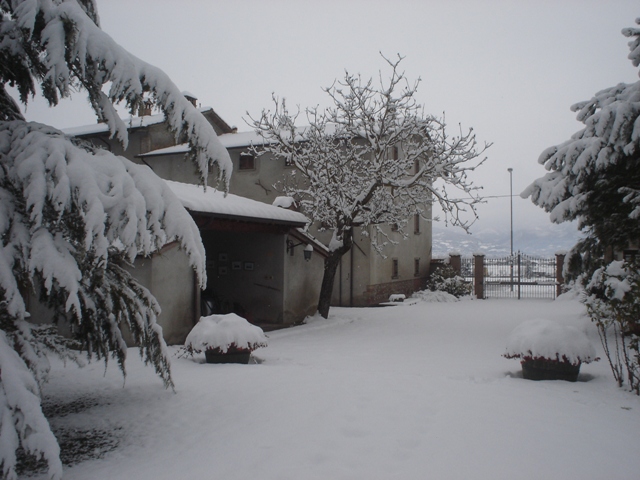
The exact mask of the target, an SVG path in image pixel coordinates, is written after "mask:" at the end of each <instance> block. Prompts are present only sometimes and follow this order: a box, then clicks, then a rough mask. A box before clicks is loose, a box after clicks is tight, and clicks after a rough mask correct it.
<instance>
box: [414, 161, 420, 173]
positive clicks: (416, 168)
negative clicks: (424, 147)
mask: <svg viewBox="0 0 640 480" xmlns="http://www.w3.org/2000/svg"><path fill="white" fill-rule="evenodd" d="M413 168H414V169H415V172H414V173H418V172H419V171H420V160H418V159H417V158H416V160H415V162H414V163H413Z"/></svg>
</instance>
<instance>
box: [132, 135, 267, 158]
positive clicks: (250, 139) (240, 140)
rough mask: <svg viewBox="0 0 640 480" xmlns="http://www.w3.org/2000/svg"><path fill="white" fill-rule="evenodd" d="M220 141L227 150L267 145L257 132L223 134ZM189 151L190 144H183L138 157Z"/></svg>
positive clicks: (219, 138)
mask: <svg viewBox="0 0 640 480" xmlns="http://www.w3.org/2000/svg"><path fill="white" fill-rule="evenodd" d="M218 140H220V143H221V144H222V146H223V147H225V148H242V147H249V146H251V145H264V144H265V140H264V139H263V138H262V137H260V135H258V134H257V133H255V132H241V133H223V134H222V135H218ZM188 151H189V144H187V143H182V144H180V145H174V146H172V147H166V148H159V149H157V150H151V151H150V152H146V153H142V154H140V155H138V157H155V156H159V155H173V154H178V153H187V152H188Z"/></svg>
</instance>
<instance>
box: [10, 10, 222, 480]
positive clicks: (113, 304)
mask: <svg viewBox="0 0 640 480" xmlns="http://www.w3.org/2000/svg"><path fill="white" fill-rule="evenodd" d="M7 86H10V87H14V89H15V90H7V88H6V87H7ZM37 86H39V87H40V88H41V92H42V95H43V96H44V98H45V99H46V100H47V101H48V102H49V104H50V105H51V106H55V105H57V103H58V101H59V98H60V97H68V96H69V95H70V93H71V92H72V91H76V90H78V89H84V91H85V92H86V93H87V94H88V97H89V103H90V104H91V106H92V108H93V109H94V111H95V113H96V116H97V117H98V119H99V120H100V121H102V122H104V123H105V124H106V125H107V126H108V127H109V132H110V134H111V136H112V137H115V138H117V139H118V140H119V141H120V142H121V143H122V145H123V146H124V147H126V146H127V141H128V138H127V125H126V124H125V122H124V121H123V120H122V119H120V118H119V116H118V113H117V111H116V108H115V106H114V103H117V102H124V103H125V104H126V105H127V107H129V108H130V109H132V110H135V109H136V108H137V107H138V106H140V105H142V104H144V103H145V102H147V101H150V102H151V103H153V104H156V105H157V106H159V107H160V109H161V110H162V111H163V113H164V115H165V117H166V122H167V125H168V128H169V129H170V130H171V131H172V133H173V134H174V135H175V138H176V139H179V140H181V141H183V139H186V140H187V141H188V143H189V145H190V147H191V148H190V152H189V157H190V159H191V160H192V161H193V163H194V164H195V167H196V168H197V170H198V172H199V175H200V177H201V179H203V181H204V180H206V179H207V177H208V175H209V171H210V168H211V167H213V166H217V167H218V172H219V175H220V176H219V180H220V181H221V182H222V184H223V185H224V186H225V187H226V185H227V183H226V182H227V181H228V179H229V175H230V173H231V160H230V158H229V155H228V152H227V151H226V149H225V148H224V147H223V146H222V145H221V144H220V142H219V141H218V139H217V135H216V134H215V131H214V130H213V127H212V126H211V125H210V124H209V123H208V122H207V120H206V119H205V118H204V117H203V116H202V115H201V114H200V113H199V112H198V111H197V109H196V108H195V107H194V106H193V105H191V103H190V102H189V101H188V100H187V99H186V98H184V96H183V95H182V93H181V92H180V90H179V89H178V87H177V86H176V85H174V84H173V83H172V82H171V80H170V79H169V78H168V77H167V75H166V74H164V73H163V72H162V71H160V70H159V69H157V68H155V67H153V66H152V65H149V64H147V63H145V62H143V61H142V60H140V59H138V58H136V57H135V56H133V55H131V54H129V53H128V52H127V51H126V50H124V49H123V48H122V47H120V46H119V45H118V44H116V43H115V42H114V41H113V39H112V38H111V37H109V36H108V35H107V34H106V33H104V32H103V31H102V30H101V29H100V26H99V21H98V14H97V9H96V5H95V2H94V1H93V0H11V1H5V0H0V239H1V243H0V477H2V478H3V479H15V478H17V473H16V461H17V457H16V451H18V450H19V449H22V450H23V451H24V452H25V453H26V454H27V455H32V456H35V457H37V459H38V460H44V461H45V462H46V464H47V466H48V472H47V476H48V478H50V479H52V480H58V479H60V478H61V477H62V465H61V462H60V458H59V453H60V450H59V446H58V444H57V442H56V439H55V438H54V436H53V434H52V433H51V430H50V428H49V425H48V423H47V421H46V419H45V417H44V415H43V413H42V409H41V406H40V385H41V383H42V382H43V381H45V380H46V379H47V373H48V370H49V363H48V361H47V358H46V355H47V354H48V353H52V352H53V353H54V354H58V355H61V356H63V357H65V358H68V357H71V358H73V355H70V354H69V351H68V350H67V349H66V348H65V345H64V341H63V340H61V339H60V338H59V337H58V336H57V335H56V333H55V331H52V330H53V329H42V328H40V327H36V324H37V323H42V322H44V321H47V320H48V319H42V318H38V319H32V318H31V317H30V315H29V312H28V311H27V301H26V295H27V294H28V295H30V296H31V298H32V299H34V298H37V297H38V296H39V297H40V300H41V301H42V302H43V303H45V304H46V305H47V306H48V307H49V308H50V309H51V310H52V311H53V312H54V315H55V319H56V320H57V321H58V322H65V323H67V324H68V325H69V326H70V329H71V331H72V333H73V335H74V336H75V337H76V339H77V340H78V342H79V344H80V346H81V348H82V349H83V350H84V351H85V352H87V355H89V356H90V357H91V358H97V359H102V360H104V361H105V363H106V362H107V360H108V359H109V358H110V357H112V358H114V359H115V360H116V362H117V364H118V366H119V368H120V369H121V370H122V372H123V374H124V371H125V358H126V354H127V345H126V343H125V340H124V337H123V333H122V330H123V329H126V330H128V331H129V332H130V333H131V337H132V339H133V341H134V342H135V343H136V345H137V346H138V347H139V349H140V354H141V356H142V358H143V359H144V361H145V362H146V363H147V364H151V365H153V367H154V368H155V370H156V372H157V374H158V375H159V376H160V377H161V378H162V380H163V382H164V384H165V386H166V387H168V388H172V387H173V381H172V379H171V371H170V360H169V356H168V353H167V351H166V345H165V343H164V340H163V337H162V329H161V328H160V326H159V325H158V324H157V322H156V318H157V316H158V314H159V313H160V307H159V305H158V302H157V301H156V299H155V298H154V297H153V295H151V293H150V292H149V291H148V290H147V289H146V288H144V287H143V286H142V285H140V284H139V283H138V281H137V280H136V279H135V278H133V277H132V276H131V275H130V274H129V272H128V271H127V270H126V269H125V266H126V265H127V263H130V262H132V261H133V260H134V259H135V258H136V256H138V255H142V256H146V255H150V254H152V253H153V252H155V251H157V250H158V249H159V248H161V247H162V246H164V245H165V244H166V243H169V242H173V241H176V242H178V243H179V244H180V246H181V247H182V248H183V249H184V250H185V252H186V253H187V255H188V257H189V261H190V264H191V266H192V267H193V268H194V270H195V271H196V274H197V276H198V281H199V283H200V285H201V286H202V285H205V284H206V278H205V259H204V247H203V246H202V241H201V240H200V236H199V232H198V229H197V227H196V225H195V223H194V222H193V220H192V219H191V217H190V216H189V214H188V213H187V212H186V211H185V209H184V208H183V207H182V205H181V203H180V201H179V200H178V199H177V197H176V196H175V195H174V194H173V193H172V192H171V190H169V188H168V186H167V185H166V184H165V183H164V181H163V180H161V179H160V178H158V177H157V176H156V175H155V174H154V173H153V172H152V171H151V170H150V169H149V168H148V167H142V166H140V165H136V164H134V163H132V162H130V161H128V160H127V159H125V158H123V157H118V156H116V155H113V154H112V153H111V152H108V151H106V150H101V149H97V148H95V147H93V146H91V145H86V144H82V143H80V142H78V141H74V140H71V139H69V138H68V137H66V136H65V135H64V134H63V133H62V132H60V131H58V130H56V129H55V128H52V127H48V126H46V125H42V124H39V123H32V122H27V121H26V120H25V118H24V116H23V115H22V113H21V111H20V108H19V106H18V104H17V102H16V101H15V100H14V99H13V97H12V94H13V92H17V94H18V96H19V100H20V102H22V103H23V104H25V105H26V104H27V102H28V100H29V98H30V96H32V95H35V93H36V87H37Z"/></svg>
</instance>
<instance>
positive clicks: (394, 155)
mask: <svg viewBox="0 0 640 480" xmlns="http://www.w3.org/2000/svg"><path fill="white" fill-rule="evenodd" d="M387 158H388V159H389V160H398V147H388V148H387Z"/></svg>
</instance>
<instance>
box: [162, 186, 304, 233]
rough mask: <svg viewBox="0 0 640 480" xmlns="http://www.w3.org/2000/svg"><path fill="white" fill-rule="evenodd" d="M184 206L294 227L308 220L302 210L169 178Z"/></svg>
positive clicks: (242, 218) (234, 217)
mask: <svg viewBox="0 0 640 480" xmlns="http://www.w3.org/2000/svg"><path fill="white" fill-rule="evenodd" d="M165 181H166V182H167V185H169V188H170V189H171V190H172V191H173V193H175V194H176V196H177V197H178V199H179V200H180V201H181V202H182V205H183V206H184V207H185V208H186V209H187V210H190V211H192V212H197V213H209V214H214V215H215V216H216V217H221V218H229V219H235V220H244V221H252V222H259V223H278V224H281V225H290V226H292V227H303V226H304V225H306V224H307V223H308V219H307V217H305V216H304V215H303V214H302V213H299V212H294V211H291V210H287V209H284V208H280V207H274V206H273V205H269V204H266V203H262V202H258V201H256V200H251V199H249V198H245V197H240V196H238V195H233V194H227V195H226V196H225V194H224V193H223V192H221V191H218V190H214V189H213V188H207V190H206V191H205V190H204V188H203V187H202V186H200V185H193V184H188V183H180V182H173V181H170V180H165Z"/></svg>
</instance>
